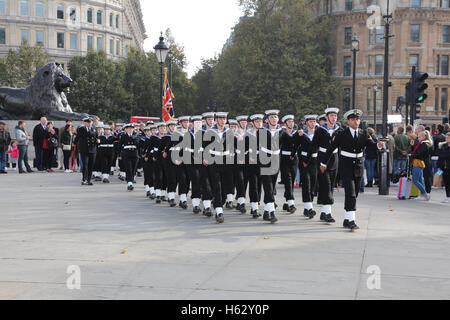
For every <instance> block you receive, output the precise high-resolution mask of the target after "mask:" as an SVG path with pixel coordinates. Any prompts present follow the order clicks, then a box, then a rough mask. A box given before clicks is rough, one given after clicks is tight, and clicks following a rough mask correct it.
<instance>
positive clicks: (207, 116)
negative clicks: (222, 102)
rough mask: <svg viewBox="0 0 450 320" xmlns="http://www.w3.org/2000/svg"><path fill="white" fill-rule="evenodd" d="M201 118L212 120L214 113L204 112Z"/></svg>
mask: <svg viewBox="0 0 450 320" xmlns="http://www.w3.org/2000/svg"><path fill="white" fill-rule="evenodd" d="M202 118H203V119H206V118H214V112H205V113H204V114H202Z"/></svg>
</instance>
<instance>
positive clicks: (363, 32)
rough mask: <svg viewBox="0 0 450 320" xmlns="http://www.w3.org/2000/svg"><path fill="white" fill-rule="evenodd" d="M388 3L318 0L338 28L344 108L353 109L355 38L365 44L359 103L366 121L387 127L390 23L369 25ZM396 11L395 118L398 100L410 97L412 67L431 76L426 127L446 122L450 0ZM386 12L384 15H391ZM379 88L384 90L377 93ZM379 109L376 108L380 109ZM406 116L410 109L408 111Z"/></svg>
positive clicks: (395, 0)
mask: <svg viewBox="0 0 450 320" xmlns="http://www.w3.org/2000/svg"><path fill="white" fill-rule="evenodd" d="M386 2H387V0H317V1H313V3H314V5H315V10H316V11H317V13H318V14H319V15H329V16H330V17H331V19H332V21H333V24H334V26H335V28H334V29H333V40H334V43H335V46H334V48H335V51H334V65H333V72H334V75H335V76H336V77H337V78H338V79H340V80H341V84H342V96H341V100H340V103H339V104H340V105H341V106H342V107H343V109H344V110H348V109H350V108H351V106H352V101H351V99H352V79H353V52H352V38H353V37H354V35H356V37H357V38H358V40H359V42H360V44H359V46H360V48H359V51H358V52H357V59H356V90H355V91H356V99H355V105H356V107H357V108H361V109H362V110H363V111H364V114H365V116H364V119H365V120H367V121H368V123H369V124H373V123H374V110H376V113H377V115H378V116H377V124H378V125H380V124H381V114H382V106H383V92H382V89H383V88H382V87H383V73H384V61H383V60H384V22H382V23H381V26H380V27H377V28H376V29H373V30H370V29H369V28H368V27H367V24H366V22H367V20H368V18H369V14H368V13H367V8H368V7H369V6H370V5H379V6H380V7H381V6H383V5H384V6H386ZM390 2H391V8H392V10H393V21H392V23H391V28H390V30H391V34H392V35H394V37H393V38H391V39H390V46H389V73H390V74H389V81H391V82H392V87H391V88H390V90H389V103H388V106H389V107H388V108H389V114H398V113H396V112H395V106H396V101H397V97H398V96H404V95H405V85H406V83H407V82H409V79H410V77H411V70H412V67H413V66H415V67H416V70H418V71H420V72H427V73H428V74H429V79H428V80H427V84H428V86H429V87H428V89H427V91H426V93H427V95H428V99H427V100H426V101H425V102H424V103H423V104H422V105H421V113H420V115H419V116H420V118H421V119H422V121H423V122H424V123H442V119H443V118H444V117H448V116H449V90H450V75H449V57H450V1H449V0H390ZM385 12H386V11H383V13H385ZM375 84H377V85H378V90H376V91H375V90H374V88H375V86H374V85H375ZM374 106H375V107H376V108H374ZM403 114H404V109H403Z"/></svg>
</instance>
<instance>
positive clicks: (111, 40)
mask: <svg viewBox="0 0 450 320" xmlns="http://www.w3.org/2000/svg"><path fill="white" fill-rule="evenodd" d="M109 53H110V54H111V55H113V54H114V40H113V39H109Z"/></svg>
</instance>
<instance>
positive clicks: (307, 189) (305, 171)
mask: <svg viewBox="0 0 450 320" xmlns="http://www.w3.org/2000/svg"><path fill="white" fill-rule="evenodd" d="M298 166H299V169H300V176H301V177H302V198H303V203H306V202H314V195H315V193H316V184H317V171H318V167H317V159H311V162H310V163H309V165H308V166H307V167H306V168H305V167H304V166H303V162H301V161H300V162H299V165H298Z"/></svg>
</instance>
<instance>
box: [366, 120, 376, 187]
mask: <svg viewBox="0 0 450 320" xmlns="http://www.w3.org/2000/svg"><path fill="white" fill-rule="evenodd" d="M367 132H368V133H369V135H370V137H371V138H372V140H373V141H374V142H378V137H377V135H376V134H375V130H374V129H372V128H368V129H367ZM377 159H378V148H377V145H376V144H375V143H374V144H371V145H369V146H367V147H366V155H365V161H364V164H365V167H366V174H367V185H366V188H372V187H373V180H374V179H375V170H376V168H377Z"/></svg>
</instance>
